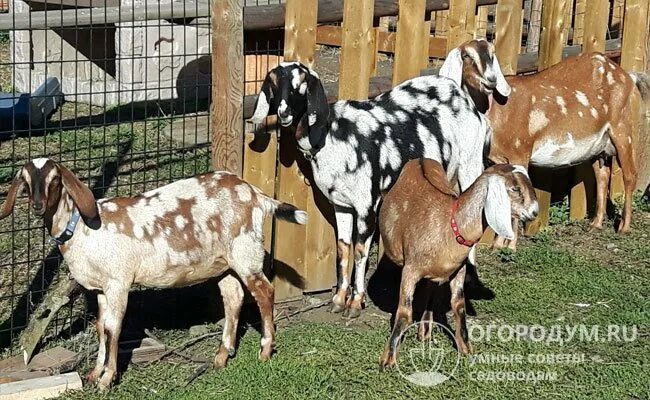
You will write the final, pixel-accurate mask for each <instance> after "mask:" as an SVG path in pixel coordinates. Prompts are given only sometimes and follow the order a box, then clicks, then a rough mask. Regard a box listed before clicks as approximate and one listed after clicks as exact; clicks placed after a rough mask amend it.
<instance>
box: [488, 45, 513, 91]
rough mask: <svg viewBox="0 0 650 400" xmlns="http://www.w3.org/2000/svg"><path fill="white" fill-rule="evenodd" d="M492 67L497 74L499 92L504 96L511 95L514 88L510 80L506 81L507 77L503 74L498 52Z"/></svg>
mask: <svg viewBox="0 0 650 400" xmlns="http://www.w3.org/2000/svg"><path fill="white" fill-rule="evenodd" d="M492 68H494V74H495V75H496V76H497V92H499V93H500V94H501V96H503V97H508V96H510V92H511V90H512V89H511V88H510V85H509V84H508V81H506V77H505V76H503V72H502V71H501V65H500V64H499V59H498V58H497V55H496V54H494V58H493V59H492Z"/></svg>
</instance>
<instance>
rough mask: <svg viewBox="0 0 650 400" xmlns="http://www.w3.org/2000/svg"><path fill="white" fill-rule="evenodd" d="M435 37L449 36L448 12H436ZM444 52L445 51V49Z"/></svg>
mask: <svg viewBox="0 0 650 400" xmlns="http://www.w3.org/2000/svg"><path fill="white" fill-rule="evenodd" d="M435 14H436V31H435V34H434V35H435V37H437V38H446V37H447V35H448V34H449V10H446V11H436V13H435ZM445 50H446V49H445Z"/></svg>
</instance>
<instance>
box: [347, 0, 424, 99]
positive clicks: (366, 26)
mask: <svg viewBox="0 0 650 400" xmlns="http://www.w3.org/2000/svg"><path fill="white" fill-rule="evenodd" d="M374 5H375V0H345V3H344V5H343V37H342V39H341V67H340V75H339V99H340V100H367V99H368V88H369V85H370V76H371V74H372V70H373V59H374V55H373V54H375V30H374V29H373V26H372V23H373V14H374ZM427 50H428V49H427ZM427 53H428V51H427Z"/></svg>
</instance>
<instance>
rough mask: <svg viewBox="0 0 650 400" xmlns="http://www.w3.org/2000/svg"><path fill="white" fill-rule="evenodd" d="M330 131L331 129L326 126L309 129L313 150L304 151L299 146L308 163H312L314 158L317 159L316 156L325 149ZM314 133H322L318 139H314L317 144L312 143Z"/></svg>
mask: <svg viewBox="0 0 650 400" xmlns="http://www.w3.org/2000/svg"><path fill="white" fill-rule="evenodd" d="M328 131H329V127H328V126H327V125H326V126H324V127H310V129H309V134H308V135H309V142H310V144H311V148H310V149H309V150H304V149H302V148H300V146H298V149H300V152H301V153H302V155H303V156H304V157H305V159H307V160H308V161H312V160H313V159H314V158H316V154H317V153H318V152H319V151H321V149H322V148H323V147H325V139H327V134H328ZM312 132H320V134H319V135H318V137H316V138H313V139H314V141H315V143H311V142H312Z"/></svg>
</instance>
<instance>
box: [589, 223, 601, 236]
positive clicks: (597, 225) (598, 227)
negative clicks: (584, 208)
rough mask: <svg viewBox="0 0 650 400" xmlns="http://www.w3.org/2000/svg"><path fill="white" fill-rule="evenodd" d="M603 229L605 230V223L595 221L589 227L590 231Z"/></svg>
mask: <svg viewBox="0 0 650 400" xmlns="http://www.w3.org/2000/svg"><path fill="white" fill-rule="evenodd" d="M602 230H603V224H594V223H593V222H592V223H591V224H589V228H587V232H588V233H592V232H596V231H602Z"/></svg>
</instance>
